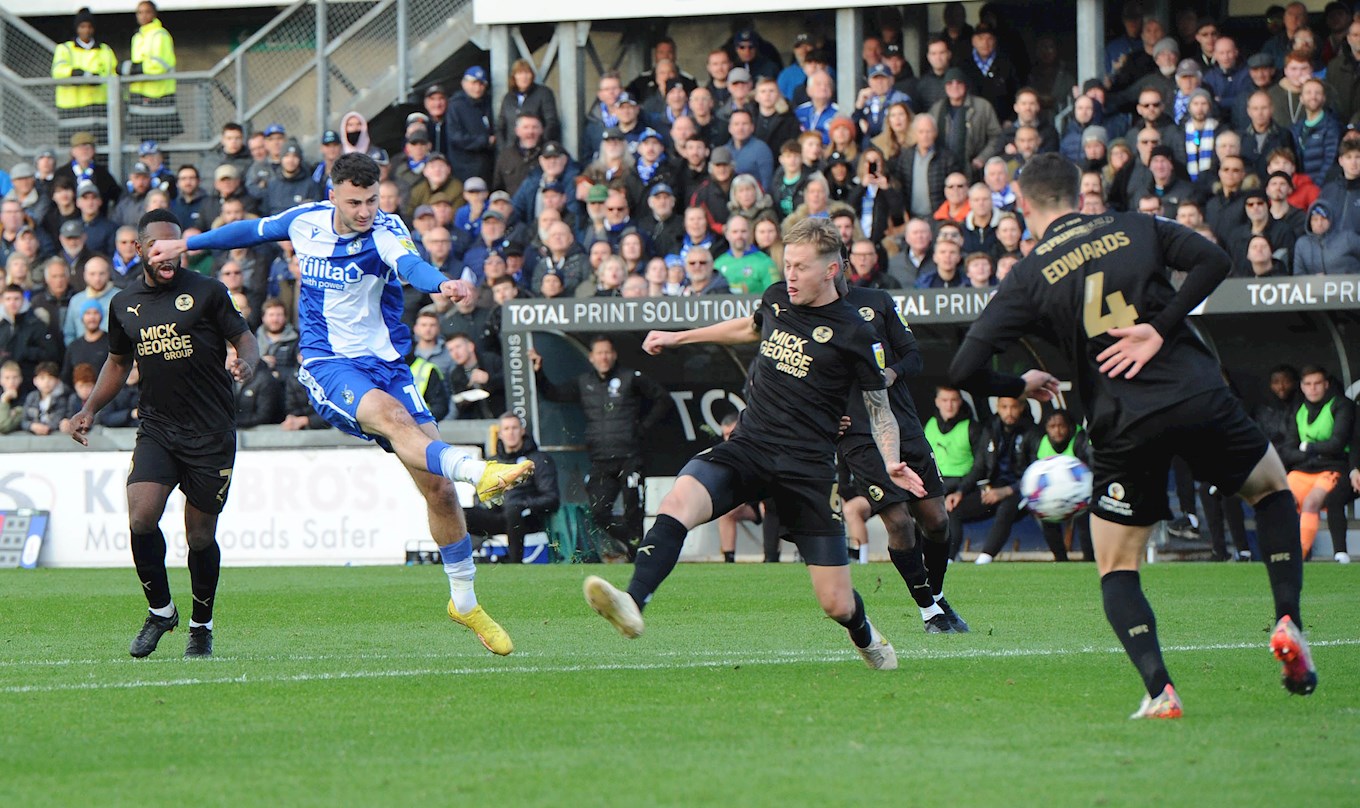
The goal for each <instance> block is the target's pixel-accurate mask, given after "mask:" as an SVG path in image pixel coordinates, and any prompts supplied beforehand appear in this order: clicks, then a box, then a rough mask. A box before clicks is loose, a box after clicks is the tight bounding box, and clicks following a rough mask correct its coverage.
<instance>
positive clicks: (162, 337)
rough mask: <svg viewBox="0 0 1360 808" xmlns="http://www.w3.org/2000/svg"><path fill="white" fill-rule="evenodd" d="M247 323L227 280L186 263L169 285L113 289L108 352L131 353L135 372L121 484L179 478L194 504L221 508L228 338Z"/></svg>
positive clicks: (231, 406) (232, 435)
mask: <svg viewBox="0 0 1360 808" xmlns="http://www.w3.org/2000/svg"><path fill="white" fill-rule="evenodd" d="M245 330H246V321H245V319H244V318H243V317H242V316H241V313H240V312H239V311H237V310H236V307H235V305H234V304H233V303H232V300H231V295H230V294H229V293H228V292H227V289H226V287H225V286H223V285H222V284H221V283H220V282H218V281H216V280H213V279H211V278H205V277H203V276H201V275H199V274H197V273H194V272H189V271H187V270H180V272H179V274H178V275H177V276H176V277H175V280H174V281H173V282H171V283H170V284H169V285H167V286H156V287H151V286H147V285H146V283H145V282H144V281H143V280H141V279H139V280H138V281H136V282H133V283H132V284H129V285H128V287H127V288H126V289H124V290H122V291H121V292H119V293H118V294H116V295H114V297H113V300H112V301H111V302H110V304H109V353H112V354H119V355H131V356H132V358H133V359H134V360H136V362H137V368H138V370H139V372H140V373H141V401H140V403H139V405H138V417H139V418H140V419H141V427H140V428H139V429H138V431H137V448H136V449H135V450H134V451H133V458H132V469H131V471H130V472H129V474H128V482H129V483H136V482H155V483H161V484H163V485H169V486H175V485H178V486H179V487H180V488H181V490H183V491H184V495H185V497H186V498H187V499H188V500H189V504H191V505H193V506H194V507H195V508H197V509H199V510H201V511H203V512H204V513H221V511H222V507H223V505H225V504H226V499H227V491H228V488H229V487H230V484H231V470H232V465H233V463H234V461H235V457H236V406H235V399H234V396H233V394H232V379H231V374H229V373H228V372H227V370H226V363H227V352H226V344H227V342H228V341H229V340H232V339H234V338H235V337H237V336H238V335H239V334H241V333H242V332H244V331H245Z"/></svg>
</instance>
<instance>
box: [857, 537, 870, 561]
mask: <svg viewBox="0 0 1360 808" xmlns="http://www.w3.org/2000/svg"><path fill="white" fill-rule="evenodd" d="M859 563H861V564H868V563H869V543H868V542H865V543H864V544H861V545H860V546H859Z"/></svg>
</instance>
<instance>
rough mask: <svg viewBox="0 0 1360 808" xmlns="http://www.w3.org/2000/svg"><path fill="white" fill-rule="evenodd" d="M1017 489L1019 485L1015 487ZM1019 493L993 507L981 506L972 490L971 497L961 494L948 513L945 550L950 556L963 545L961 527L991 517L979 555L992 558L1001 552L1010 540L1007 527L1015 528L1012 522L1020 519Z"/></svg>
mask: <svg viewBox="0 0 1360 808" xmlns="http://www.w3.org/2000/svg"><path fill="white" fill-rule="evenodd" d="M1016 488H1017V489H1018V488H1019V486H1018V485H1017V486H1016ZM1019 505H1020V492H1019V491H1018V490H1017V491H1016V492H1015V493H1013V494H1011V495H1010V496H1008V497H1006V498H1005V499H1003V500H1001V501H1000V502H998V503H996V504H995V505H984V504H982V491H981V490H976V491H973V492H972V493H971V494H965V495H964V497H963V499H961V500H959V504H958V505H956V506H954V510H952V511H950V512H949V547H950V555H951V557H952V556H954V555H957V554H958V550H959V547H960V546H961V545H962V544H963V526H964V524H966V523H968V522H978V521H981V520H983V519H986V518H988V517H995V521H993V522H992V527H991V529H990V530H989V531H987V544H986V545H985V546H984V547H983V548H982V552H984V553H986V554H987V555H991V556H994V555H996V554H997V553H999V552H1001V548H1002V547H1003V546H1005V544H1006V540H1007V539H1009V538H1010V537H1011V528H1012V527H1014V526H1015V520H1016V519H1019V518H1020V508H1019Z"/></svg>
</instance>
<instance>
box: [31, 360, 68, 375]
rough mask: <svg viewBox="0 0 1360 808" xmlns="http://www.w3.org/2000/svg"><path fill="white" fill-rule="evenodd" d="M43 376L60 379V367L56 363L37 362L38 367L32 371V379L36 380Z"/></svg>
mask: <svg viewBox="0 0 1360 808" xmlns="http://www.w3.org/2000/svg"><path fill="white" fill-rule="evenodd" d="M43 374H46V375H48V376H54V377H56V378H58V379H60V378H61V365H58V364H57V363H56V362H39V363H38V366H37V367H35V368H34V369H33V378H35V379H36V378H38V377H39V376H42V375H43Z"/></svg>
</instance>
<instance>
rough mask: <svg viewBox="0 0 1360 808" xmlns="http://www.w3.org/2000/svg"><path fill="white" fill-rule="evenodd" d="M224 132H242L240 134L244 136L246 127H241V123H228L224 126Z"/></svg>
mask: <svg viewBox="0 0 1360 808" xmlns="http://www.w3.org/2000/svg"><path fill="white" fill-rule="evenodd" d="M222 131H223V132H240V133H241V134H243V135H244V134H245V133H246V129H245V127H244V126H241V125H240V124H239V123H237V122H236V121H227V122H226V123H224V124H222Z"/></svg>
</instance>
